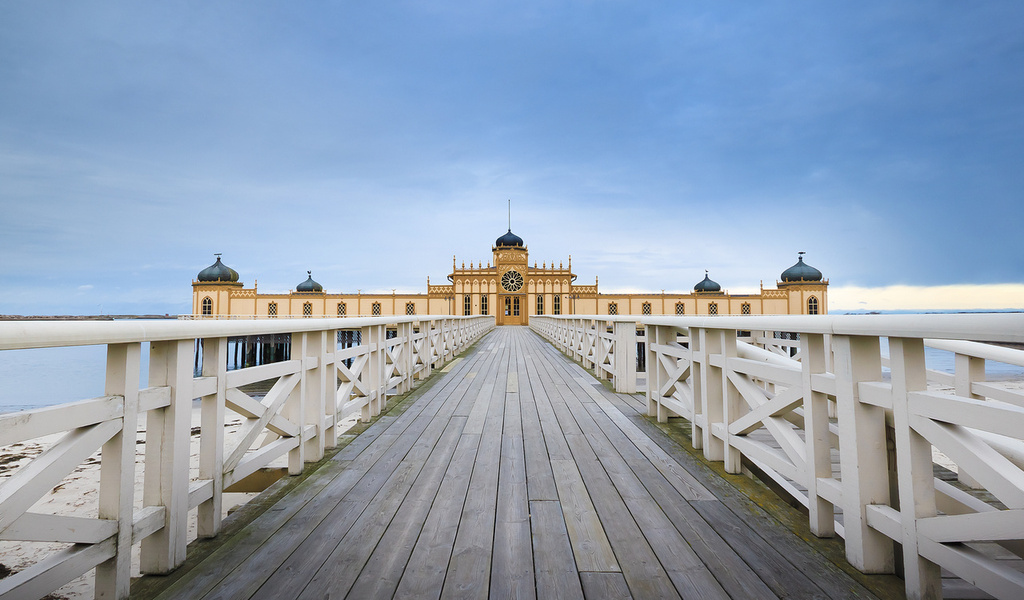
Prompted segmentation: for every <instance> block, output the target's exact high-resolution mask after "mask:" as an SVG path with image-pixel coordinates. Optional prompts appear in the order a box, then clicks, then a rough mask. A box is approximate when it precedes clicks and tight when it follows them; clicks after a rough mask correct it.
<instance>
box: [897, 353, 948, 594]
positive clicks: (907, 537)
mask: <svg viewBox="0 0 1024 600" xmlns="http://www.w3.org/2000/svg"><path fill="white" fill-rule="evenodd" d="M889 358H890V362H889V366H890V369H891V370H892V416H893V428H894V429H895V433H896V472H897V474H898V482H899V483H898V485H899V509H900V517H901V521H902V531H903V538H902V540H901V541H902V546H903V579H904V581H906V584H907V597H908V598H941V597H942V575H941V572H940V570H939V566H938V565H936V564H935V563H933V562H931V561H930V560H927V559H926V558H924V557H922V556H921V554H920V551H919V550H918V547H917V521H918V519H927V518H929V517H934V516H935V515H936V514H937V512H936V506H935V475H934V472H933V470H932V445H931V443H930V442H929V441H928V440H927V439H925V438H924V437H923V436H922V435H920V434H919V433H917V432H916V431H915V430H914V428H913V427H912V426H911V423H910V406H909V402H910V397H909V394H910V393H912V392H918V391H923V390H925V389H927V387H928V377H927V372H926V371H925V364H924V340H922V339H918V338H892V337H891V338H889Z"/></svg>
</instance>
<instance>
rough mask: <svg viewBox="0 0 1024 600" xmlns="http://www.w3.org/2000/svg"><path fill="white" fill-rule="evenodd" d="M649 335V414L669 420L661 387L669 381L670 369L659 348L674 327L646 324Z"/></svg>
mask: <svg viewBox="0 0 1024 600" xmlns="http://www.w3.org/2000/svg"><path fill="white" fill-rule="evenodd" d="M645 327H646V328H647V335H646V336H644V337H645V338H646V340H647V416H649V417H655V418H657V419H658V422H659V423H667V422H668V409H667V408H665V405H664V404H663V403H662V400H661V398H662V395H661V388H663V387H664V386H665V384H666V383H667V382H668V369H666V368H665V365H664V364H662V361H661V357H660V356H659V353H658V349H659V348H660V347H661V346H662V345H663V344H664V343H665V339H666V338H667V337H668V336H670V335H674V331H675V329H674V328H671V327H661V326H653V325H646V326H645Z"/></svg>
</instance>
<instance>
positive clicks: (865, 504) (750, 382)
mask: <svg viewBox="0 0 1024 600" xmlns="http://www.w3.org/2000/svg"><path fill="white" fill-rule="evenodd" d="M530 325H531V327H532V328H533V329H534V330H536V331H538V332H539V333H540V334H541V335H543V336H544V337H546V338H547V339H549V340H550V341H551V342H552V343H554V344H555V345H556V346H557V347H558V348H560V349H561V350H562V351H563V352H565V353H566V354H568V355H570V356H572V357H573V358H575V359H576V360H579V361H580V362H582V363H583V364H584V365H586V366H588V367H589V368H592V369H593V370H594V371H595V372H596V373H599V374H602V375H607V374H609V373H611V374H613V382H614V384H615V388H616V389H617V390H623V391H625V390H628V389H629V386H630V384H629V383H628V378H630V377H632V376H633V375H631V374H626V373H624V371H622V370H621V369H615V368H614V367H613V366H609V365H621V363H622V362H624V361H628V360H630V358H629V354H628V353H629V352H630V349H629V347H633V346H635V344H624V343H623V342H624V341H625V340H626V334H625V333H624V332H623V333H622V337H621V338H620V337H618V336H615V335H614V334H613V335H612V336H611V337H614V338H615V339H616V340H621V341H619V342H618V345H617V346H616V347H615V348H614V353H615V354H616V356H614V357H611V358H609V357H608V356H607V354H608V353H609V350H608V348H607V345H606V344H607V340H608V339H609V336H608V334H607V333H606V332H607V329H608V326H609V325H611V326H612V327H613V329H614V331H616V332H618V331H619V330H620V328H624V329H625V330H629V331H633V330H634V329H635V328H636V327H642V328H644V329H645V336H644V338H643V339H644V341H645V348H644V352H645V353H646V369H647V372H646V377H647V384H646V386H647V392H646V395H647V406H648V414H649V415H650V416H652V417H656V418H657V419H658V420H659V421H662V422H664V421H667V419H668V418H669V417H672V416H680V417H684V418H685V419H687V420H688V421H689V427H691V428H692V432H691V433H692V437H691V439H692V440H693V445H694V447H695V448H697V449H701V450H702V451H703V453H704V456H705V457H706V458H708V459H709V460H716V461H724V466H725V469H726V470H727V471H728V472H731V473H739V472H740V471H741V470H742V469H743V468H744V466H752V467H754V468H756V469H757V470H760V471H761V472H762V473H764V474H765V475H767V476H768V477H770V478H771V479H772V480H774V482H775V483H776V484H777V486H778V487H779V488H781V489H783V490H785V491H787V492H788V493H789V494H791V495H792V496H793V497H794V498H796V499H797V500H799V501H800V502H801V503H802V504H803V505H804V506H806V507H807V509H808V513H809V518H810V528H811V530H812V531H813V532H814V533H815V534H816V535H819V536H831V535H834V534H838V535H841V536H843V537H844V539H845V544H846V554H847V558H848V559H849V561H850V563H851V564H853V565H854V566H855V567H857V568H858V569H860V570H861V571H863V572H866V573H891V572H894V570H895V567H896V565H895V556H896V553H895V547H896V546H895V544H899V545H901V546H902V555H903V565H902V572H903V575H904V579H905V581H906V589H907V595H908V596H909V597H911V598H941V597H942V587H941V579H940V569H947V570H949V571H950V572H952V573H953V574H954V575H956V576H958V577H960V578H962V579H964V580H965V581H967V582H969V583H972V584H974V585H975V586H977V587H978V588H980V589H981V590H983V591H985V592H987V593H989V594H991V595H993V596H995V597H997V598H1024V573H1022V572H1021V571H1020V570H1019V569H1020V565H1021V561H1020V558H1021V557H1024V469H1022V468H1024V389H1022V387H1024V386H1020V385H1019V384H1017V385H1013V384H1008V383H1007V382H998V381H987V380H986V378H985V366H986V363H987V362H990V361H994V362H999V363H1005V364H1010V365H1017V366H1024V351H1021V350H1016V349H1011V348H1006V347H1000V346H995V345H991V344H986V343H979V342H1014V343H1024V315H1021V314H972V315H856V316H854V315H849V316H817V317H810V316H793V317H789V316H787V317H767V316H746V317H729V316H721V317H603V316H601V317H577V316H573V317H531V318H530ZM738 332H740V333H743V334H745V333H746V332H750V334H749V338H747V337H746V335H744V338H745V339H749V340H750V342H752V343H747V342H745V341H742V340H738ZM775 332H794V333H797V334H799V335H798V338H799V339H798V340H793V339H779V337H777V336H776V335H775ZM599 340H605V341H599ZM886 345H887V346H888V351H889V354H888V356H883V353H882V348H883V347H885V346H886ZM627 346H629V347H627ZM926 347H932V348H936V349H940V350H945V351H948V352H952V353H954V355H955V372H954V373H942V372H937V371H931V370H929V369H927V368H926V365H925V348H926ZM791 348H794V349H798V351H797V352H796V355H795V356H792V357H791V356H790V354H791V352H790V349H791ZM617 377H626V378H627V381H625V382H622V383H620V382H619V381H617V380H616V379H617ZM937 458H938V459H939V460H941V461H942V462H943V463H945V464H949V465H950V466H951V467H952V468H954V469H955V470H956V471H957V472H958V474H959V483H957V482H955V481H954V482H953V483H950V482H947V481H945V480H943V479H938V478H936V477H934V475H933V468H934V466H933V461H935V460H936V459H937ZM836 466H838V473H835V474H834V473H833V469H834V468H835V467H836ZM971 488H974V489H976V490H977V491H980V492H987V494H988V495H985V496H982V495H981V494H979V493H975V492H974V491H973V490H971ZM979 497H983V498H990V499H991V498H994V499H996V500H998V503H994V502H985V501H982V500H981V499H979ZM1007 558H1013V559H1015V560H1006V559H1007Z"/></svg>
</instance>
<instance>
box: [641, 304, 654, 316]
mask: <svg viewBox="0 0 1024 600" xmlns="http://www.w3.org/2000/svg"><path fill="white" fill-rule="evenodd" d="M640 310H642V311H643V313H644V314H645V315H649V314H651V303H650V302H644V304H643V306H641V307H640Z"/></svg>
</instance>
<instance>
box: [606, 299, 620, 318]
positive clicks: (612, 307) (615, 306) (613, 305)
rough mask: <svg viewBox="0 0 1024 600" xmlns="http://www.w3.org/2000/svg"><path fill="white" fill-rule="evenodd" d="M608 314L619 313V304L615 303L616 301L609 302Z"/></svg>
mask: <svg viewBox="0 0 1024 600" xmlns="http://www.w3.org/2000/svg"><path fill="white" fill-rule="evenodd" d="M608 314H610V315H617V314H619V305H618V304H616V303H614V302H611V303H609V304H608Z"/></svg>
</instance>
